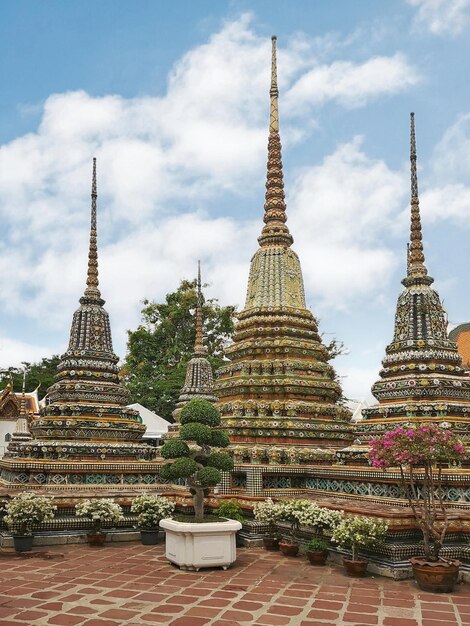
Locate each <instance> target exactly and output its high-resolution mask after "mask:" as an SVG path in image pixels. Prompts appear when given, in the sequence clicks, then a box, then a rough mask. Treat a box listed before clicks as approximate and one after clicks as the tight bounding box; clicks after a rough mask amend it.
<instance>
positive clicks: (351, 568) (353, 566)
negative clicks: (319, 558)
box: [343, 557, 369, 578]
mask: <svg viewBox="0 0 470 626" xmlns="http://www.w3.org/2000/svg"><path fill="white" fill-rule="evenodd" d="M368 562H369V561H364V560H362V559H360V560H358V561H356V560H354V561H353V560H352V559H345V558H344V557H343V565H344V569H345V570H346V574H347V575H348V576H351V577H352V578H364V576H365V575H366V569H367V564H368Z"/></svg>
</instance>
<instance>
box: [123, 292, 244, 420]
mask: <svg viewBox="0 0 470 626" xmlns="http://www.w3.org/2000/svg"><path fill="white" fill-rule="evenodd" d="M196 303H197V289H196V281H195V280H194V281H187V280H183V281H181V284H180V286H179V287H178V289H177V290H176V291H175V292H173V293H169V294H167V296H166V298H165V302H162V303H158V302H151V301H149V300H144V308H143V309H142V323H141V324H140V326H138V328H137V329H136V330H133V331H128V343H127V349H128V354H127V356H126V359H125V362H124V366H123V368H122V370H121V373H122V376H123V380H124V382H125V384H126V386H127V387H128V389H129V390H130V392H131V397H132V402H140V403H141V404H143V405H144V406H146V407H147V408H148V409H151V410H152V411H155V412H156V413H158V415H161V416H162V417H163V418H165V419H167V420H170V421H171V414H172V412H173V410H174V408H175V405H176V401H177V400H178V396H179V394H180V391H181V388H182V386H183V385H184V379H185V375H186V365H187V363H188V361H189V359H190V358H191V356H192V353H193V350H194V339H195V332H196V325H195V313H196ZM202 312H203V318H204V340H205V345H206V346H207V349H208V359H209V361H210V363H211V365H212V366H213V368H218V367H220V366H221V365H222V364H223V359H224V353H225V347H226V345H227V344H228V342H229V340H230V338H231V336H232V333H233V317H234V312H235V308H234V307H233V306H226V307H221V306H219V305H218V304H217V300H215V299H208V300H204V301H203V306H202Z"/></svg>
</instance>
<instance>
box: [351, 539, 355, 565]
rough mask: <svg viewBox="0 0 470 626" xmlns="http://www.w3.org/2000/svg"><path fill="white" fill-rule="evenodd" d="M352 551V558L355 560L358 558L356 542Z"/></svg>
mask: <svg viewBox="0 0 470 626" xmlns="http://www.w3.org/2000/svg"><path fill="white" fill-rule="evenodd" d="M351 552H352V554H351V559H352V560H353V561H355V560H356V544H355V543H354V542H353V544H352V546H351Z"/></svg>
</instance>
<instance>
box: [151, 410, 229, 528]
mask: <svg viewBox="0 0 470 626" xmlns="http://www.w3.org/2000/svg"><path fill="white" fill-rule="evenodd" d="M184 410H185V420H186V423H185V424H184V426H181V428H180V434H181V439H170V440H168V441H167V442H165V443H164V444H163V446H162V447H161V455H162V457H163V458H166V459H170V458H175V455H176V454H178V453H179V452H180V451H181V457H180V458H177V459H176V460H174V461H173V462H172V463H168V464H166V465H164V466H163V467H162V468H161V470H160V476H161V477H162V478H164V479H166V480H177V479H179V478H186V480H187V482H188V486H189V487H190V489H191V493H192V494H193V502H194V511H195V516H196V520H198V521H202V519H203V516H204V491H205V490H206V489H207V488H208V487H215V485H217V483H219V482H220V480H221V478H222V474H221V471H226V472H229V471H230V470H232V469H233V461H232V459H231V457H230V456H229V455H228V454H226V453H225V452H219V451H215V450H212V449H211V445H212V440H213V438H212V435H214V434H217V433H219V434H223V433H222V432H221V431H218V430H213V427H215V426H219V425H220V414H219V412H218V410H217V409H216V408H215V407H214V406H213V405H212V404H211V403H210V402H207V401H206V400H191V401H190V402H188V403H187V404H186V406H185V407H184ZM208 415H210V416H211V418H210V419H211V421H212V428H210V427H209V426H207V425H206V424H207V421H208V417H207V416H208ZM215 439H217V437H216V438H215ZM182 440H185V441H190V445H189V446H188V445H186V446H185V443H184V441H182ZM220 441H222V438H221V439H220ZM227 444H228V441H227V443H226V444H225V446H220V447H226V445H227Z"/></svg>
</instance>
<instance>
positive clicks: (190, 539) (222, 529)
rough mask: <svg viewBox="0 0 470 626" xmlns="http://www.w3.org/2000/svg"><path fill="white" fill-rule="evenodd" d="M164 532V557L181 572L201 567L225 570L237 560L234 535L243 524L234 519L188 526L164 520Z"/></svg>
mask: <svg viewBox="0 0 470 626" xmlns="http://www.w3.org/2000/svg"><path fill="white" fill-rule="evenodd" d="M160 527H161V528H163V529H164V530H165V532H166V553H165V556H166V558H167V559H168V560H169V561H171V562H172V563H175V564H176V565H178V566H179V567H180V568H181V569H186V570H196V572H197V571H199V570H200V569H201V567H223V568H224V569H227V567H229V566H230V565H231V563H233V562H234V561H235V560H236V558H237V550H236V544H235V535H236V532H237V530H240V528H241V527H242V525H241V524H240V522H236V521H235V520H226V521H225V522H207V523H204V522H203V523H201V524H190V523H188V522H175V520H172V519H163V520H161V522H160Z"/></svg>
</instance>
